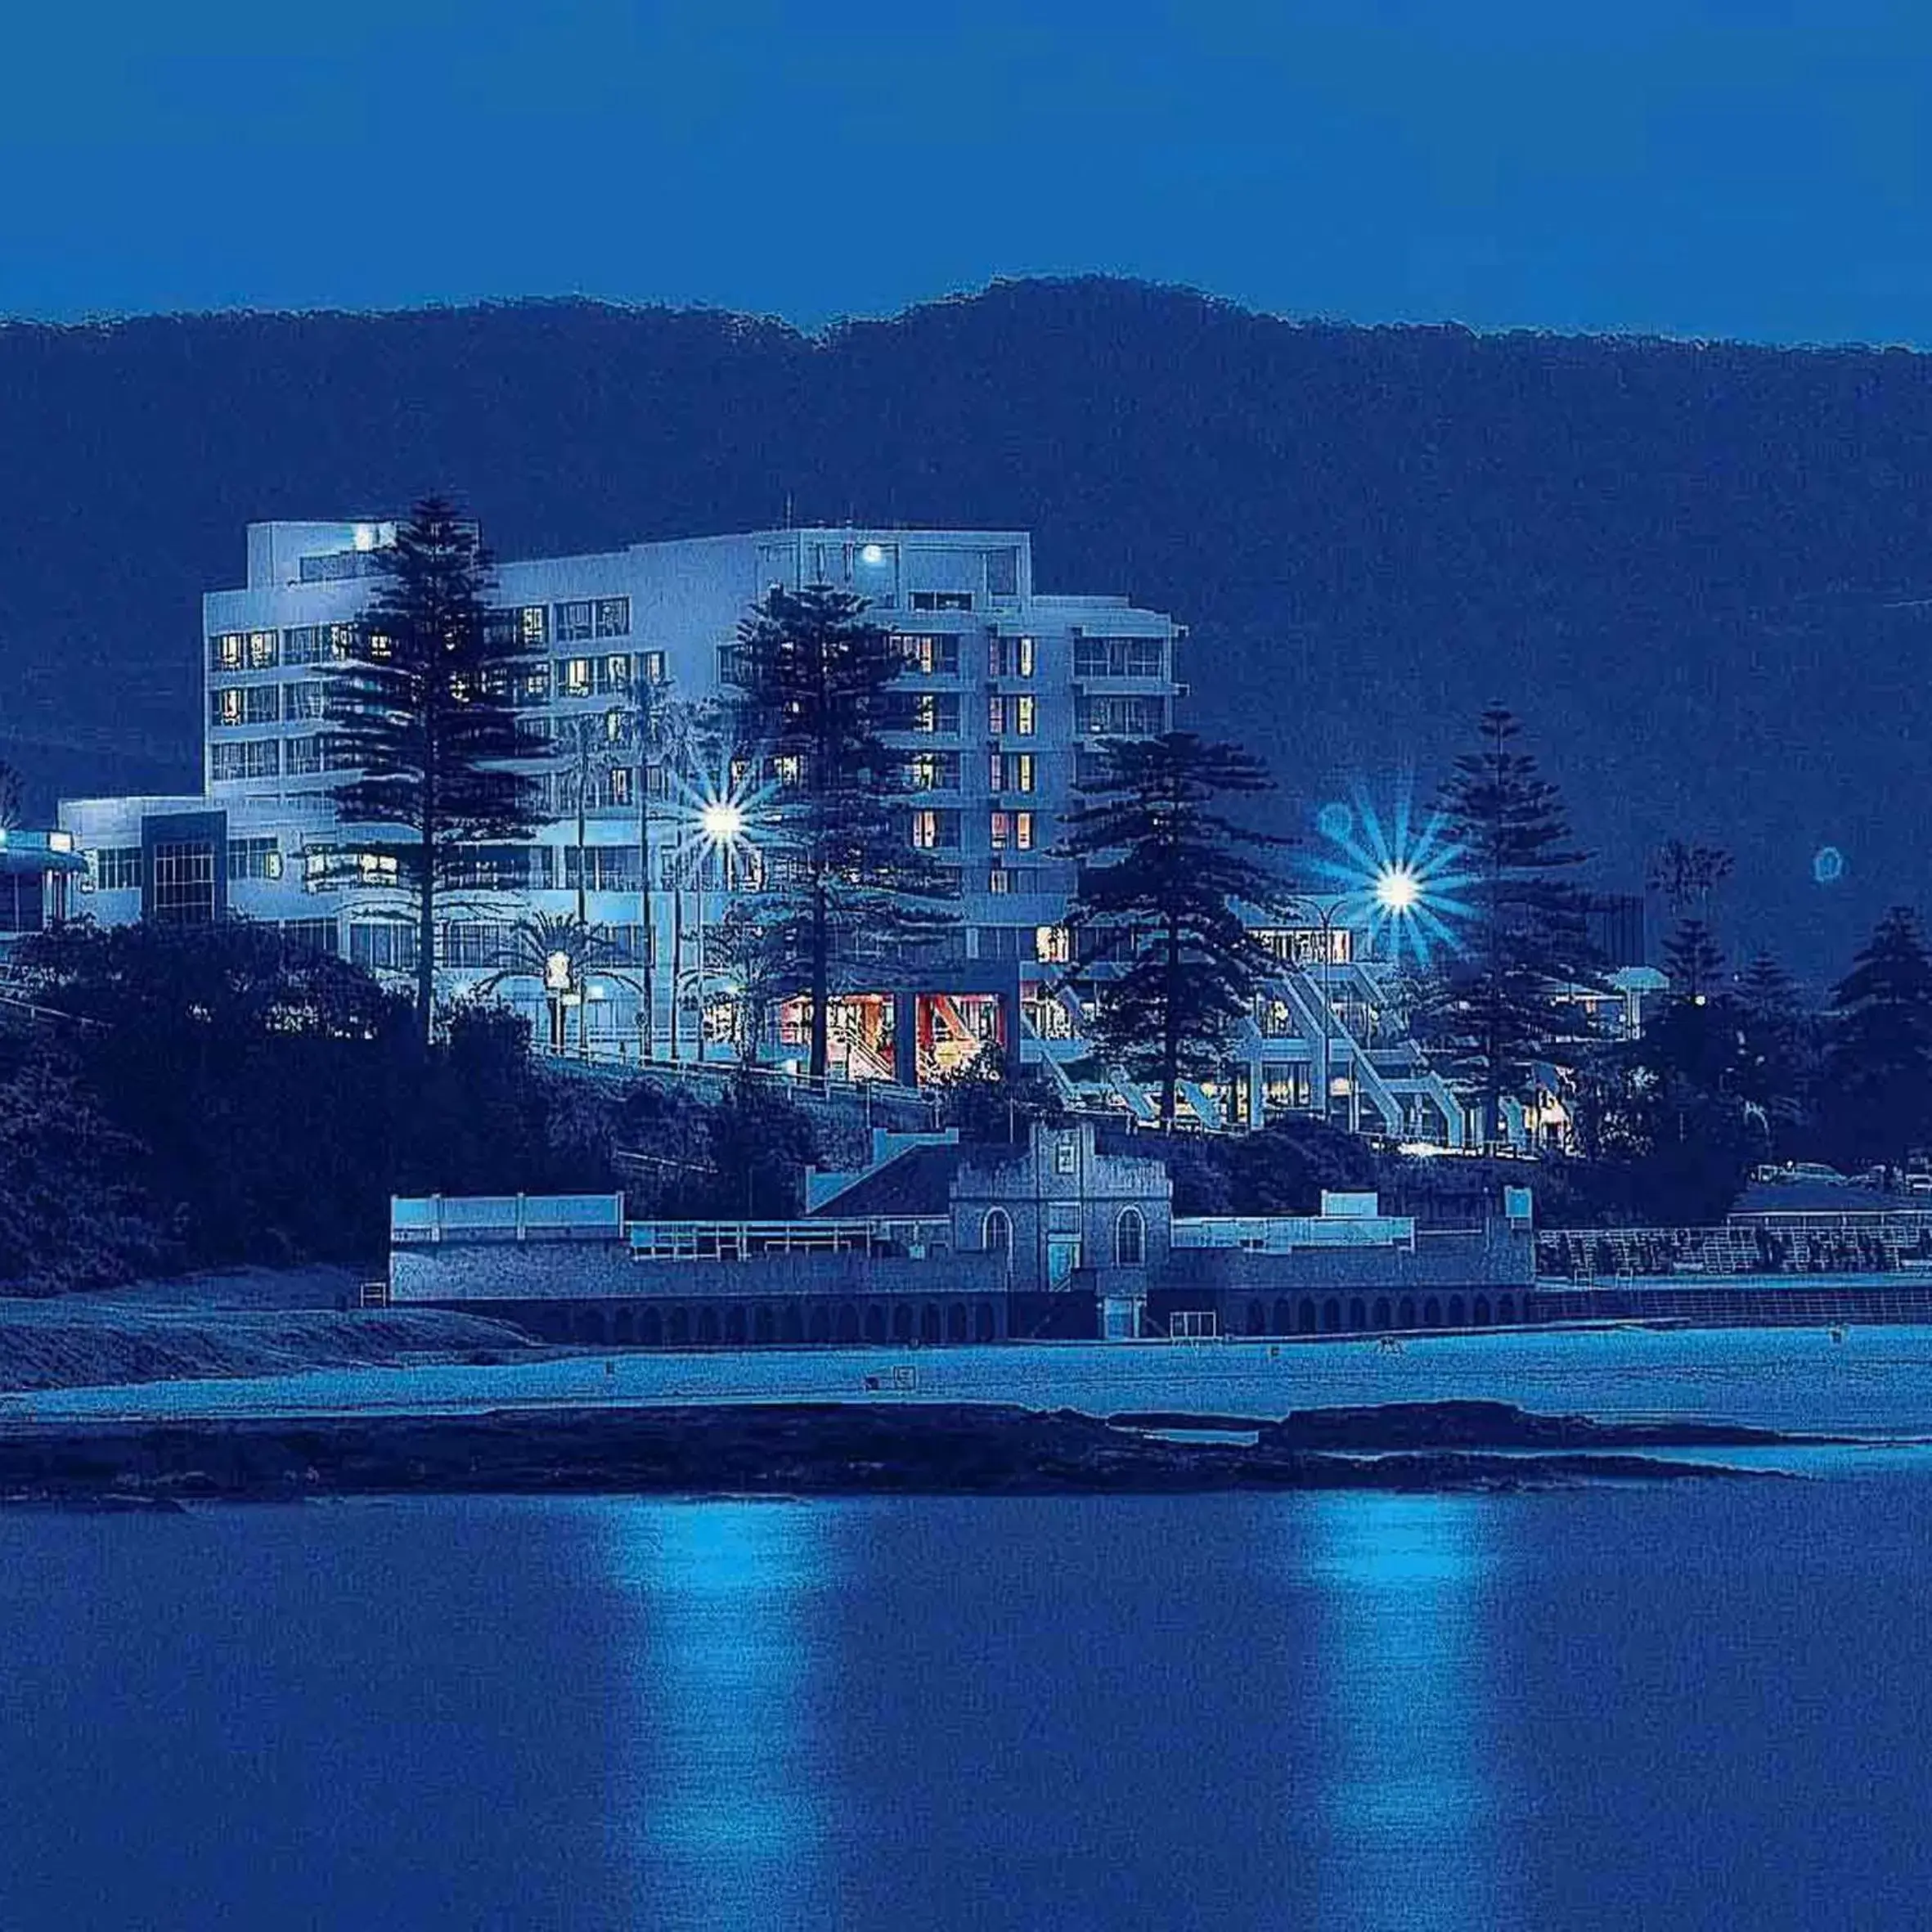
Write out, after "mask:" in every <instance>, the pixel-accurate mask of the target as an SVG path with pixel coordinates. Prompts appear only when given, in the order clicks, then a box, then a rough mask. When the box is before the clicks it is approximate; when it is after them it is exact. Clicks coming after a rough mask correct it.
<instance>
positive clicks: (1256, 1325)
mask: <svg viewBox="0 0 1932 1932" xmlns="http://www.w3.org/2000/svg"><path fill="white" fill-rule="evenodd" d="M1247 1332H1248V1333H1249V1334H1251V1335H1265V1334H1266V1333H1267V1332H1268V1310H1266V1309H1265V1308H1264V1307H1263V1306H1262V1305H1261V1304H1260V1302H1259V1301H1251V1302H1249V1304H1248V1305H1247Z"/></svg>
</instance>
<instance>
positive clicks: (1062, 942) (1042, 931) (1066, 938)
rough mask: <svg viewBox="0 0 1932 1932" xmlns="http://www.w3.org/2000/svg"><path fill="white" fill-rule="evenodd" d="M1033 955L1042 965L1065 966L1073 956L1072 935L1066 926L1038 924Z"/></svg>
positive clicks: (1034, 930)
mask: <svg viewBox="0 0 1932 1932" xmlns="http://www.w3.org/2000/svg"><path fill="white" fill-rule="evenodd" d="M1033 957H1034V958H1035V959H1038V960H1039V961H1040V963H1041V964H1042V965H1046V966H1064V965H1065V964H1067V961H1068V960H1069V959H1072V957H1073V937H1072V934H1071V933H1070V932H1068V931H1067V928H1065V927H1064V926H1036V927H1035V928H1033Z"/></svg>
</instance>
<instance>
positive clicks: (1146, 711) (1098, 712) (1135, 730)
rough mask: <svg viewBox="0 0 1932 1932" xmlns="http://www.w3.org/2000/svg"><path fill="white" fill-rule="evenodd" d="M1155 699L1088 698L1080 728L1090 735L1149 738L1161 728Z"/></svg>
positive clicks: (1158, 702)
mask: <svg viewBox="0 0 1932 1932" xmlns="http://www.w3.org/2000/svg"><path fill="white" fill-rule="evenodd" d="M1161 711H1162V706H1161V700H1160V699H1158V698H1121V697H1088V698H1085V699H1082V700H1081V717H1080V728H1081V730H1082V731H1084V732H1085V734H1086V735H1088V736H1089V737H1090V738H1151V737H1153V736H1154V735H1157V733H1158V732H1160V731H1161V730H1162V729H1163V728H1164V725H1163V720H1162V717H1161Z"/></svg>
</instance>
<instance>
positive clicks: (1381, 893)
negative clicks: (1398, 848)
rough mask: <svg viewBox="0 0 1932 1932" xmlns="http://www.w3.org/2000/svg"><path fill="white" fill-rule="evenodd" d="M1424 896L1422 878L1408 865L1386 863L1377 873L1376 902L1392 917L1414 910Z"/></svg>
mask: <svg viewBox="0 0 1932 1932" xmlns="http://www.w3.org/2000/svg"><path fill="white" fill-rule="evenodd" d="M1421 898H1422V879H1421V878H1419V877H1418V875H1417V874H1415V873H1413V872H1412V871H1411V870H1410V869H1409V867H1408V866H1406V865H1400V864H1398V865H1385V866H1383V867H1382V870H1381V871H1379V872H1378V873H1377V874H1376V875H1375V902H1376V904H1377V905H1379V906H1380V907H1381V908H1382V910H1383V911H1384V912H1386V913H1387V914H1390V915H1391V917H1392V918H1395V919H1400V918H1401V917H1402V915H1403V914H1404V913H1407V912H1413V910H1415V908H1416V905H1417V904H1418V901H1420V900H1421Z"/></svg>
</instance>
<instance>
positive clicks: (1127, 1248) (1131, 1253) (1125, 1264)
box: [1113, 1207, 1147, 1268]
mask: <svg viewBox="0 0 1932 1932" xmlns="http://www.w3.org/2000/svg"><path fill="white" fill-rule="evenodd" d="M1146 1264H1147V1217H1146V1215H1143V1213H1142V1212H1141V1211H1140V1210H1139V1208H1138V1207H1123V1208H1122V1209H1121V1211H1120V1213H1119V1215H1117V1217H1116V1218H1115V1220H1114V1224H1113V1265H1114V1266H1115V1267H1117V1268H1141V1267H1144V1266H1145V1265H1146Z"/></svg>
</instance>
